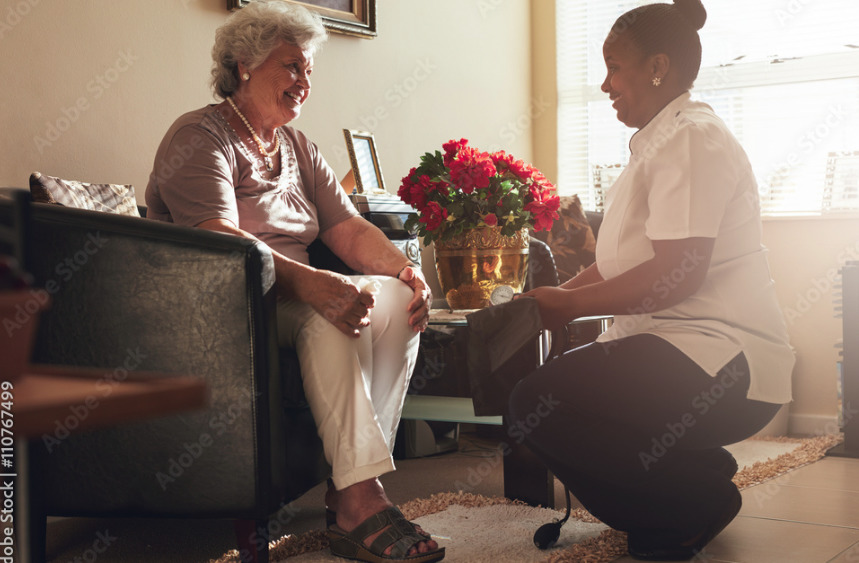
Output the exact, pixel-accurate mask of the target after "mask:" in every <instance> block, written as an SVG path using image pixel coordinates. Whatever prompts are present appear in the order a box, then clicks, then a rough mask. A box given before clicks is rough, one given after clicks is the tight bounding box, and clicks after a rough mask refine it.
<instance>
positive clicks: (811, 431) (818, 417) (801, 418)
mask: <svg viewBox="0 0 859 563" xmlns="http://www.w3.org/2000/svg"><path fill="white" fill-rule="evenodd" d="M789 428H790V435H791V436H822V435H824V434H837V433H838V432H840V431H841V429H840V428H839V427H838V417H836V416H834V415H833V416H827V415H822V414H794V413H791V414H790V425H789Z"/></svg>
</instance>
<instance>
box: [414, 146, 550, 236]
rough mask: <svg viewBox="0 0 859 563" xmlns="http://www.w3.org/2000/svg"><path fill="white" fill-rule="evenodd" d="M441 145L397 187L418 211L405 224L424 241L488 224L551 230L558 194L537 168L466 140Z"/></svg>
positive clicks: (505, 229) (508, 230) (508, 228)
mask: <svg viewBox="0 0 859 563" xmlns="http://www.w3.org/2000/svg"><path fill="white" fill-rule="evenodd" d="M442 147H443V149H444V151H443V152H442V151H434V152H427V153H426V154H424V156H423V157H421V164H420V166H418V167H417V168H412V169H411V170H410V171H409V174H408V175H407V176H406V177H405V178H403V181H402V184H401V185H400V188H399V190H398V192H397V193H398V194H399V196H400V199H402V200H403V201H404V202H406V203H408V204H409V205H411V206H412V207H413V208H415V209H416V210H417V214H415V215H412V216H411V217H409V219H408V221H407V222H406V223H407V225H408V227H409V228H410V229H412V228H414V229H416V230H417V232H418V234H419V235H421V236H423V237H424V242H425V243H426V244H430V243H431V242H434V241H443V240H448V239H449V238H450V237H451V236H452V233H460V232H463V231H465V230H468V229H475V228H480V227H485V226H491V227H497V228H500V229H502V231H503V232H505V233H506V234H507V235H509V234H510V233H513V232H515V231H517V230H519V229H523V228H529V227H530V228H534V229H535V230H538V231H540V230H548V229H550V228H551V226H552V222H553V221H554V220H555V219H557V218H558V209H559V207H560V198H558V196H557V195H555V187H554V186H553V185H552V184H551V183H550V182H549V181H548V180H547V179H546V177H545V176H544V175H543V174H542V173H541V172H540V171H539V170H537V169H536V168H534V167H532V166H531V165H529V164H526V163H525V162H523V161H521V160H517V159H516V158H514V157H513V156H511V155H509V154H507V153H506V152H504V151H497V152H494V153H486V152H481V151H480V150H478V149H476V148H474V147H470V146H468V140H467V139H459V140H454V139H451V140H450V141H448V142H446V143H444V144H443V145H442ZM493 209H494V210H495V212H490V213H487V210H493ZM454 213H455V215H452V214H454ZM496 213H498V214H500V215H501V219H499V218H498V215H496Z"/></svg>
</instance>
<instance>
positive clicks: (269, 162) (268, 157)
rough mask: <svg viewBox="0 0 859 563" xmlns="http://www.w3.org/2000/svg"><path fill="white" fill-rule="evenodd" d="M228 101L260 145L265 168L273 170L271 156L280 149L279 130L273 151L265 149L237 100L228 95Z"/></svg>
mask: <svg viewBox="0 0 859 563" xmlns="http://www.w3.org/2000/svg"><path fill="white" fill-rule="evenodd" d="M227 101H228V102H229V103H230V105H231V106H232V107H233V109H234V110H235V112H236V114H238V116H239V117H240V118H241V119H242V122H243V123H244V124H245V126H246V127H247V128H248V131H250V132H251V136H252V137H253V139H254V141H255V142H256V144H257V146H258V147H259V152H260V153H262V157H263V160H265V169H266V170H268V171H269V172H271V171H272V169H273V168H274V164H273V162H272V160H271V157H273V156H274V155H276V154H277V151H279V150H280V135H278V134H277V130H275V132H274V148H273V149H271V152H269V151H267V150H265V145H264V144H263V142H262V139H260V138H259V135H257V132H256V131H254V128H253V127H251V124H250V122H248V120H247V118H246V117H245V116H244V114H243V113H242V112H241V111H239V108H238V106H237V105H236V102H234V101H233V98H232V96H227Z"/></svg>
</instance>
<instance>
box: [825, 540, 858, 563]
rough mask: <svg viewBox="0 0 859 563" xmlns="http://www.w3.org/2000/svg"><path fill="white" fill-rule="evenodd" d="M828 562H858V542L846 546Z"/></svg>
mask: <svg viewBox="0 0 859 563" xmlns="http://www.w3.org/2000/svg"><path fill="white" fill-rule="evenodd" d="M829 563H859V542H856V543H854V544H853V545H851V546H850V547H848V548H847V549H846V550H844V552H843V553H840V554H839V555H838V557H836V558H835V559H832V560H830V562H829Z"/></svg>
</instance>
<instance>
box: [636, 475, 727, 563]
mask: <svg viewBox="0 0 859 563" xmlns="http://www.w3.org/2000/svg"><path fill="white" fill-rule="evenodd" d="M742 505H743V498H742V497H741V496H740V492H739V491H737V490H736V489H735V490H734V495H733V496H732V498H731V500H730V501H729V503H728V505H727V506H726V508H725V510H724V512H722V514H720V515H719V517H718V518H717V519H716V521H714V522H713V524H711V525H710V526H708V527H707V529H705V530H704V531H703V532H701V533H700V534H698V535H696V536H694V537H692V538H690V539H686V540H681V539H678V538H670V537H668V536H666V535H655V534H647V533H644V532H630V533H629V535H628V538H627V547H628V548H629V554H630V555H631V556H632V557H633V558H634V559H638V560H641V561H687V560H689V559H692V558H693V557H695V556H696V555H698V554H699V553H700V552H701V550H702V549H704V546H706V545H707V544H708V543H710V542H711V541H712V540H713V538H715V537H716V536H718V535H719V533H720V532H721V531H722V530H724V529H725V527H726V526H727V525H728V524H730V523H731V521H732V520H733V519H734V518H735V517H736V516H737V513H738V512H740V507H741V506H742Z"/></svg>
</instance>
